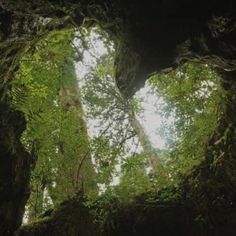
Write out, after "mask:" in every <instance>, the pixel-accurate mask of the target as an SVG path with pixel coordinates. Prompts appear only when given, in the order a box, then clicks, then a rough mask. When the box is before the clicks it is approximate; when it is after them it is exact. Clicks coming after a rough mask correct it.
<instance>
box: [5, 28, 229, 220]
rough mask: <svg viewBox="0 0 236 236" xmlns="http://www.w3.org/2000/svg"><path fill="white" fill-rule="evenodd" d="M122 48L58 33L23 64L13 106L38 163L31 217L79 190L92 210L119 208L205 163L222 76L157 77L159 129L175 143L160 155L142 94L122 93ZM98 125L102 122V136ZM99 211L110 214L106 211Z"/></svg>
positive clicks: (90, 34)
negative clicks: (145, 119)
mask: <svg viewBox="0 0 236 236" xmlns="http://www.w3.org/2000/svg"><path fill="white" fill-rule="evenodd" d="M94 35H95V36H94ZM94 37H95V38H94ZM91 38H93V39H91ZM91 40H93V41H92V42H91ZM96 41H100V42H101V43H102V44H103V46H104V47H105V50H104V52H103V53H100V54H101V55H94V54H95V53H96V50H95V49H94V48H93V44H95V43H96ZM78 42H79V43H78ZM115 50H116V48H115V47H114V46H113V44H112V42H109V38H108V36H107V35H105V34H104V33H101V30H100V29H98V28H95V29H92V30H90V31H87V30H85V29H83V28H81V31H80V32H76V31H75V30H74V29H71V28H70V29H66V30H61V31H53V32H51V33H49V34H48V35H47V36H46V37H45V38H43V39H42V40H40V41H39V42H38V43H37V44H36V45H35V46H33V47H32V48H30V49H29V50H28V51H27V53H25V54H24V56H23V57H22V58H21V61H20V68H19V71H18V72H17V74H16V78H15V80H13V82H12V89H11V91H10V93H9V94H10V96H11V97H12V106H13V107H14V108H17V109H19V110H21V111H23V112H24V114H25V117H26V119H27V129H26V131H25V132H24V134H23V135H22V137H21V140H22V142H23V144H24V146H25V148H26V149H27V150H28V152H30V153H31V154H32V155H33V157H34V158H35V160H36V165H35V166H34V170H33V173H32V177H31V196H30V199H29V201H28V204H27V206H26V213H25V221H28V222H29V221H32V220H35V219H37V218H38V217H39V216H40V215H42V214H43V213H44V212H45V211H47V210H49V209H50V208H52V207H55V206H57V205H58V204H59V203H61V202H62V201H64V200H66V199H69V198H71V197H73V196H74V195H75V194H77V193H82V194H85V195H87V196H88V198H87V203H86V204H87V205H88V206H91V205H94V204H95V205H96V204H98V203H97V199H103V200H102V201H103V202H104V204H105V205H106V204H107V205H109V201H112V199H118V201H119V202H130V201H132V199H134V198H135V196H137V195H140V194H143V193H146V192H152V191H159V190H160V191H161V189H163V188H169V187H176V186H177V185H178V184H179V182H180V181H181V178H182V176H185V175H187V174H188V173H190V172H191V170H192V168H193V167H194V166H197V165H198V164H199V163H200V161H201V160H202V159H203V158H204V153H205V148H206V146H207V142H208V140H209V138H210V137H211V135H212V134H213V132H214V131H215V129H216V127H217V125H218V121H219V119H220V117H221V115H222V114H223V112H224V109H225V108H224V104H225V97H226V94H225V92H224V91H223V89H222V88H221V78H220V77H219V76H218V75H217V74H216V72H215V71H214V70H213V69H212V68H211V67H210V66H209V65H207V64H198V63H197V62H192V63H188V64H184V65H182V66H180V67H178V69H175V70H173V71H172V72H170V73H168V74H157V75H152V76H150V79H149V80H148V82H147V86H149V88H150V93H152V94H153V96H154V97H161V98H162V103H161V104H160V103H159V104H157V105H156V112H157V113H158V114H159V115H161V116H162V117H163V119H162V124H161V128H160V129H159V131H158V132H159V135H161V136H162V137H163V139H166V140H167V144H166V147H165V148H164V149H158V148H155V147H153V145H152V143H151V141H150V137H149V136H148V135H147V134H146V131H145V129H144V127H143V126H142V124H141V122H140V120H139V119H138V115H139V114H140V113H141V112H142V109H143V108H142V107H141V105H140V104H141V101H140V98H139V97H138V96H133V97H132V98H128V97H125V95H124V94H121V92H120V91H119V89H118V88H117V85H116V82H115V78H114V53H115ZM87 54H90V56H91V55H92V57H93V58H95V62H93V63H92V64H91V65H87V67H86V68H87V69H86V73H85V74H84V75H83V76H80V75H78V74H77V73H76V70H77V65H78V63H82V64H83V63H84V58H85V57H86V55H87ZM91 124H92V125H94V124H95V126H96V132H95V131H94V133H93V134H91V132H90V131H89V127H90V125H91ZM177 195H178V192H176V193H175V194H174V195H173V193H172V192H170V194H169V196H167V195H165V196H163V198H165V199H171V198H175V197H177ZM150 201H151V199H150ZM97 214H98V218H99V217H101V218H102V217H105V216H106V212H105V210H104V212H103V213H101V212H100V213H97ZM99 220H101V219H100V218H99Z"/></svg>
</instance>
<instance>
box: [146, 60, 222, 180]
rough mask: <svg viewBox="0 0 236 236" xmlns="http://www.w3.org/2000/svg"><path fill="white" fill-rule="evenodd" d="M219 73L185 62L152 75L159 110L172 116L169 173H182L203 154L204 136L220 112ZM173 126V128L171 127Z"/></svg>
mask: <svg viewBox="0 0 236 236" xmlns="http://www.w3.org/2000/svg"><path fill="white" fill-rule="evenodd" d="M220 83H221V81H220V77H219V76H218V75H217V74H216V72H214V71H213V70H212V69H211V68H210V67H209V66H208V65H199V64H194V63H189V64H185V65H183V66H182V67H180V68H178V69H176V70H175V71H173V72H171V73H169V74H165V75H155V76H153V77H152V78H151V80H150V84H151V85H152V87H153V88H154V89H155V90H156V91H157V92H158V94H159V95H160V96H162V97H163V99H164V101H165V105H164V106H163V107H162V110H161V111H160V113H161V114H162V115H164V116H165V117H166V118H167V119H168V117H171V116H174V118H175V119H174V122H172V123H171V125H172V127H170V126H168V124H163V130H162V131H163V132H164V135H168V134H166V133H165V129H166V127H167V129H169V131H168V132H169V136H170V139H172V140H173V141H174V142H173V141H172V143H171V145H170V146H169V148H170V150H171V151H170V152H168V153H167V156H166V159H167V163H168V165H169V167H170V168H171V170H172V172H171V173H172V177H173V178H174V175H178V174H181V175H182V174H186V173H187V172H189V171H191V169H192V167H193V166H194V165H198V163H199V162H200V161H201V160H202V159H203V158H204V155H205V151H206V147H207V144H208V140H209V138H210V137H211V135H212V134H213V132H214V131H215V130H216V128H217V125H218V120H219V117H220V116H221V114H222V113H223V112H224V103H225V92H224V90H223V89H222V88H221V84H220ZM173 127H174V128H173Z"/></svg>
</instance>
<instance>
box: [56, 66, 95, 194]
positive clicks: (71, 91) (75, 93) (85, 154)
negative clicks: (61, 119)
mask: <svg viewBox="0 0 236 236" xmlns="http://www.w3.org/2000/svg"><path fill="white" fill-rule="evenodd" d="M70 69H72V70H73V72H72V73H73V78H72V80H71V81H70V83H69V84H67V85H64V86H62V87H61V89H60V97H61V101H62V103H63V105H64V107H65V109H66V110H67V111H71V112H75V113H77V115H78V122H79V123H78V132H79V133H80V134H81V135H82V136H83V137H84V143H83V144H82V145H81V147H78V148H80V156H79V157H78V164H77V166H76V168H75V174H74V176H75V177H74V185H75V187H76V190H77V191H82V192H83V193H85V194H89V193H91V192H97V190H98V189H97V184H96V181H95V179H96V172H95V169H94V166H93V163H92V157H91V154H90V150H89V136H88V131H87V125H86V121H85V120H84V111H83V106H82V103H81V97H80V92H79V86H78V84H77V80H76V74H75V71H74V70H75V68H74V66H71V68H70Z"/></svg>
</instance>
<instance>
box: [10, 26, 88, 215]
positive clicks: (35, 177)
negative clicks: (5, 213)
mask: <svg viewBox="0 0 236 236" xmlns="http://www.w3.org/2000/svg"><path fill="white" fill-rule="evenodd" d="M73 38H74V31H73V30H63V31H56V32H52V33H50V34H49V35H48V36H47V37H46V38H44V39H43V40H41V41H40V42H39V43H38V44H37V45H35V47H34V48H32V49H31V50H30V51H29V52H28V53H26V54H25V55H24V57H23V58H22V61H21V64H20V69H19V72H18V73H17V75H16V79H15V80H14V82H13V85H12V87H13V88H12V91H11V95H12V99H13V106H14V107H16V108H17V109H20V110H21V111H23V112H24V113H25V115H26V118H27V121H28V123H27V130H26V131H25V133H24V134H23V136H22V142H23V143H24V145H25V147H26V148H27V149H28V151H29V152H31V153H32V155H33V156H34V157H35V162H36V161H37V164H36V168H35V169H34V171H33V173H32V179H31V197H30V200H29V203H28V213H29V217H30V218H34V217H36V216H38V215H40V214H41V213H42V212H43V211H44V210H46V209H47V208H48V207H50V206H51V205H52V204H53V205H55V204H58V203H60V202H61V201H62V200H64V199H66V198H68V197H70V196H72V195H73V194H74V193H75V192H76V191H77V190H78V186H77V180H76V172H77V168H78V165H79V164H78V163H80V161H81V159H82V158H84V155H85V153H86V152H87V151H88V137H87V132H86V131H85V130H86V129H85V127H84V124H83V122H81V120H82V117H83V111H82V107H81V106H80V105H79V99H80V98H79V92H78V91H77V90H76V89H75V88H76V76H75V69H74V64H73V57H74V49H73V47H72V45H71V42H72V40H73Z"/></svg>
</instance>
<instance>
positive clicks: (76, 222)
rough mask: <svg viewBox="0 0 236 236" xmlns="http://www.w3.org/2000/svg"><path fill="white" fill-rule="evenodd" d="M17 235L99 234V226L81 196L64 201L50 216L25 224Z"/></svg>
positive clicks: (95, 235) (94, 235)
mask: <svg viewBox="0 0 236 236" xmlns="http://www.w3.org/2000/svg"><path fill="white" fill-rule="evenodd" d="M16 235H17V236H45V235H50V236H58V235H61V236H78V235H79V236H99V235H101V232H100V228H99V226H98V225H97V224H96V223H95V221H94V217H93V215H92V214H91V213H90V210H89V208H88V207H86V206H85V205H84V199H83V198H82V197H81V196H77V197H74V198H73V199H70V200H67V201H65V202H63V203H62V204H61V205H60V206H59V207H58V208H57V209H55V210H53V211H52V212H50V214H49V215H48V216H45V217H43V218H42V219H39V220H38V221H36V222H33V223H31V224H29V225H26V226H23V227H22V228H21V229H20V230H19V231H18V232H17V233H16Z"/></svg>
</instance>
